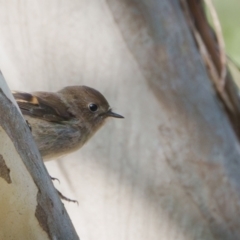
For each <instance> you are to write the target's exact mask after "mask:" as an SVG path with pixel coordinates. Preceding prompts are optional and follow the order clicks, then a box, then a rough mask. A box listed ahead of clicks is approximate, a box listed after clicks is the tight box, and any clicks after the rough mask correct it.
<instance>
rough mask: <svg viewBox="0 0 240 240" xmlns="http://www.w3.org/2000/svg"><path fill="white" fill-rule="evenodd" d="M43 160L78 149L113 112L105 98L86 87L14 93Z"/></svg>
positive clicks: (117, 116)
mask: <svg viewBox="0 0 240 240" xmlns="http://www.w3.org/2000/svg"><path fill="white" fill-rule="evenodd" d="M13 96H14V97H15V99H16V101H17V103H18V105H19V107H20V109H21V111H22V113H23V115H24V117H25V118H26V120H27V121H28V122H29V124H30V126H31V128H32V134H33V137H34V139H35V141H36V143H37V146H38V148H39V151H40V153H41V155H42V157H43V159H44V160H49V159H53V158H57V157H60V156H62V155H65V154H67V153H71V152H73V151H75V150H77V149H79V148H81V147H82V146H83V145H84V143H86V142H87V140H88V139H90V138H91V137H92V136H93V135H94V133H95V132H96V131H97V130H98V129H99V128H100V127H101V126H102V125H103V124H104V122H105V120H106V118H107V117H115V118H123V117H122V116H121V115H119V114H116V113H113V112H112V110H111V108H110V106H109V104H108V102H107V100H106V99H105V97H104V96H103V95H102V94H101V93H100V92H98V91H97V90H95V89H93V88H90V87H86V86H70V87H65V88H63V89H62V90H60V91H58V92H55V93H54V92H33V93H23V92H13Z"/></svg>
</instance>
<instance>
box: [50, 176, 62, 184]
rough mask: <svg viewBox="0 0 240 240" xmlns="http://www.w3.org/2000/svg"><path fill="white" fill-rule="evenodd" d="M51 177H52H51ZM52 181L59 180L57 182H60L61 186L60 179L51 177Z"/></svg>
mask: <svg viewBox="0 0 240 240" xmlns="http://www.w3.org/2000/svg"><path fill="white" fill-rule="evenodd" d="M50 177H51V176H50ZM51 179H52V181H55V180H57V181H58V183H59V184H60V181H59V179H58V178H55V177H51Z"/></svg>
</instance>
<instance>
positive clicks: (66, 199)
mask: <svg viewBox="0 0 240 240" xmlns="http://www.w3.org/2000/svg"><path fill="white" fill-rule="evenodd" d="M56 190H57V189H56ZM57 193H58V195H59V197H60V198H61V199H62V200H65V201H67V202H73V203H77V205H79V204H78V201H77V200H72V199H70V198H67V197H65V196H64V195H62V193H61V192H59V191H58V190H57Z"/></svg>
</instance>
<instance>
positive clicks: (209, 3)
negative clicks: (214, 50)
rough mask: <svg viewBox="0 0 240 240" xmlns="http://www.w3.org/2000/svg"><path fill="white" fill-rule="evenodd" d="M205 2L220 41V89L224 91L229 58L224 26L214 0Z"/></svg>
mask: <svg viewBox="0 0 240 240" xmlns="http://www.w3.org/2000/svg"><path fill="white" fill-rule="evenodd" d="M205 3H206V5H207V7H208V9H209V12H210V14H211V17H212V21H213V25H214V28H215V33H216V38H217V41H218V47H219V55H220V62H221V73H220V84H221V87H220V90H221V91H223V89H224V86H225V79H226V74H227V67H226V65H227V58H226V54H225V45H224V39H223V34H222V28H221V24H220V21H219V19H218V15H217V12H216V9H215V7H214V5H213V2H212V0H205Z"/></svg>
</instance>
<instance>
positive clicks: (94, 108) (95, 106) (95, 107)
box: [88, 103, 98, 112]
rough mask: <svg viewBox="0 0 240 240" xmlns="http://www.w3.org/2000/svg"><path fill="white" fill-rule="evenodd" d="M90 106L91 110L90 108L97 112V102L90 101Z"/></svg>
mask: <svg viewBox="0 0 240 240" xmlns="http://www.w3.org/2000/svg"><path fill="white" fill-rule="evenodd" d="M88 108H89V110H90V111H91V112H96V111H97V110H98V106H97V104H95V103H90V104H89V105H88Z"/></svg>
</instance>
